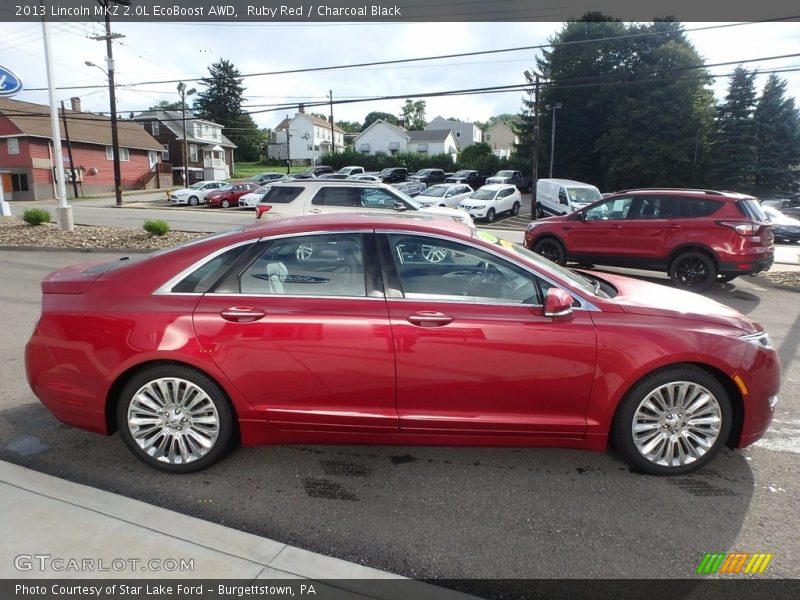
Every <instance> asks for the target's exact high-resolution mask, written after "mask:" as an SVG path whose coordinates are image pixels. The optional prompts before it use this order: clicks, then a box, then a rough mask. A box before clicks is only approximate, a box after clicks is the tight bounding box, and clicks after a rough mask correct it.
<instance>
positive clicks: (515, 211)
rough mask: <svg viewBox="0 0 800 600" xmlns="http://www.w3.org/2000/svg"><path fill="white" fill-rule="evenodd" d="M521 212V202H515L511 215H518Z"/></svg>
mask: <svg viewBox="0 0 800 600" xmlns="http://www.w3.org/2000/svg"><path fill="white" fill-rule="evenodd" d="M518 214H519V202H514V206H512V207H511V216H512V217H516V216H517V215H518Z"/></svg>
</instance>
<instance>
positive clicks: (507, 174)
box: [495, 171, 514, 177]
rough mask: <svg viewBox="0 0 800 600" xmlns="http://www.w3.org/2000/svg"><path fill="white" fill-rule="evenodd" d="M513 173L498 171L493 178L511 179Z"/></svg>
mask: <svg viewBox="0 0 800 600" xmlns="http://www.w3.org/2000/svg"><path fill="white" fill-rule="evenodd" d="M513 176H514V171H500V172H499V173H498V174H497V175H495V177H513Z"/></svg>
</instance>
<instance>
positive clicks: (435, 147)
mask: <svg viewBox="0 0 800 600" xmlns="http://www.w3.org/2000/svg"><path fill="white" fill-rule="evenodd" d="M408 135H409V137H410V139H409V141H408V151H409V152H419V153H421V154H431V155H433V154H449V155H450V157H451V158H452V159H453V161H454V162H455V160H456V157H457V156H458V144H457V143H456V138H455V135H454V134H453V131H452V130H450V129H423V130H422V131H409V132H408Z"/></svg>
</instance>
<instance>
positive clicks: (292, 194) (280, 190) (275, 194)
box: [259, 186, 303, 204]
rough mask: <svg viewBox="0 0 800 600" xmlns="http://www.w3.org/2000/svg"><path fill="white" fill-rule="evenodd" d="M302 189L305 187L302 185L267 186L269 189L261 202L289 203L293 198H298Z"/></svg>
mask: <svg viewBox="0 0 800 600" xmlns="http://www.w3.org/2000/svg"><path fill="white" fill-rule="evenodd" d="M265 187H267V186H265ZM259 189H261V188H259ZM302 191H303V188H301V187H274V186H273V187H267V191H266V193H265V194H264V196H263V197H262V198H261V202H265V203H267V204H289V203H290V202H291V201H292V200H294V199H295V198H297V197H298V196H299V195H300V193H301V192H302Z"/></svg>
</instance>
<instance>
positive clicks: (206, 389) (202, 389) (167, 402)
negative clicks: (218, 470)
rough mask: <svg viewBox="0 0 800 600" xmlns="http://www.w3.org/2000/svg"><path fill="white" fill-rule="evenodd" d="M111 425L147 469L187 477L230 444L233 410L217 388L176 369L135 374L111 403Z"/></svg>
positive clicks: (183, 369)
mask: <svg viewBox="0 0 800 600" xmlns="http://www.w3.org/2000/svg"><path fill="white" fill-rule="evenodd" d="M117 426H118V428H119V432H120V435H121V436H122V440H123V442H125V445H126V446H127V447H128V449H129V450H130V451H131V452H132V453H133V454H134V456H136V458H138V459H139V460H141V461H142V462H144V463H146V464H147V465H149V466H151V467H154V468H156V469H159V470H161V471H167V472H169V473H191V472H194V471H199V470H201V469H205V468H206V467H208V466H209V465H211V464H213V463H214V462H216V461H217V460H219V459H220V458H221V457H222V456H223V455H224V454H225V452H227V450H228V449H229V447H230V445H231V442H232V440H233V433H234V421H233V411H232V409H231V407H230V404H229V403H228V400H227V398H226V397H225V394H224V393H223V392H222V390H221V389H220V387H219V386H218V385H217V384H216V383H214V381H212V380H211V379H210V378H209V377H207V376H206V375H204V374H202V373H200V372H198V371H195V370H194V369H190V368H188V367H184V366H180V365H162V366H157V367H151V368H148V369H145V370H144V371H142V372H141V373H139V374H137V375H135V376H134V377H133V378H132V379H131V380H130V381H129V382H128V383H127V385H126V386H125V388H124V389H123V390H122V394H121V395H120V399H119V403H118V404H117Z"/></svg>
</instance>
